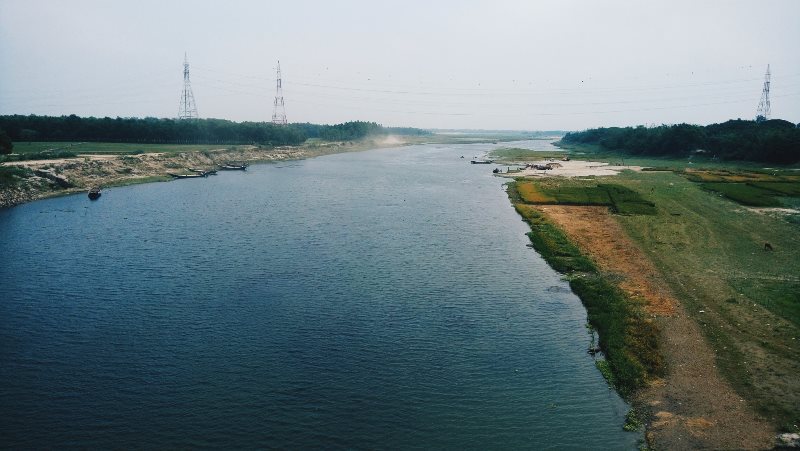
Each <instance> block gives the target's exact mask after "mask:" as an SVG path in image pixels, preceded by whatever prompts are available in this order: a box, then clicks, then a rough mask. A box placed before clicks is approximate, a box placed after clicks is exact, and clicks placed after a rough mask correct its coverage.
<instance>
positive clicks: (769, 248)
mask: <svg viewBox="0 0 800 451" xmlns="http://www.w3.org/2000/svg"><path fill="white" fill-rule="evenodd" d="M764 250H765V251H771V250H772V245H771V244H769V243H764Z"/></svg>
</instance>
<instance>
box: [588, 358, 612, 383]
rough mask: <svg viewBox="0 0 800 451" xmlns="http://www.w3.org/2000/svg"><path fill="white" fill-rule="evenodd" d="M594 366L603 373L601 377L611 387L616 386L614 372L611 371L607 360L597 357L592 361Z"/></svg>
mask: <svg viewBox="0 0 800 451" xmlns="http://www.w3.org/2000/svg"><path fill="white" fill-rule="evenodd" d="M594 366H595V367H597V370H598V371H600V374H602V375H603V379H605V380H606V382H607V383H608V385H609V386H610V387H611V388H616V386H617V381H616V380H614V373H613V372H612V371H611V365H609V364H608V360H606V359H597V360H595V361H594Z"/></svg>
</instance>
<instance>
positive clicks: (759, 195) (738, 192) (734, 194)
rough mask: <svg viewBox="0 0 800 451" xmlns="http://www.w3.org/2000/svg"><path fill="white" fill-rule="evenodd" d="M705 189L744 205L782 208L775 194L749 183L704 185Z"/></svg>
mask: <svg viewBox="0 0 800 451" xmlns="http://www.w3.org/2000/svg"><path fill="white" fill-rule="evenodd" d="M700 186H702V187H703V188H704V189H707V190H709V191H715V192H717V193H720V194H722V195H724V196H725V197H727V198H728V199H731V200H733V201H736V202H739V203H740V204H742V205H748V206H751V207H780V206H781V203H780V202H779V201H778V200H777V199H776V198H775V192H774V191H770V190H767V189H764V188H759V187H757V186H753V185H750V184H749V183H725V182H714V183H702V184H700Z"/></svg>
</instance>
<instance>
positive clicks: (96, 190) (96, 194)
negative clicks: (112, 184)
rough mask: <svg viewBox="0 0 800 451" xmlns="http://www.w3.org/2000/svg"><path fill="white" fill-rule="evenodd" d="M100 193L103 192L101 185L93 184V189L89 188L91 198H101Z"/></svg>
mask: <svg viewBox="0 0 800 451" xmlns="http://www.w3.org/2000/svg"><path fill="white" fill-rule="evenodd" d="M100 194H102V193H101V192H100V187H99V186H93V187H92V189H90V190H89V199H91V200H97V199H99V198H100Z"/></svg>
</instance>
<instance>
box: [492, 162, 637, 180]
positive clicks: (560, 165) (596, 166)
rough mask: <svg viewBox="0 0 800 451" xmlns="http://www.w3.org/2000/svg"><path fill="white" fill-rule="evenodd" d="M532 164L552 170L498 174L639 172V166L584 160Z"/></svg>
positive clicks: (613, 173) (605, 173) (535, 175)
mask: <svg viewBox="0 0 800 451" xmlns="http://www.w3.org/2000/svg"><path fill="white" fill-rule="evenodd" d="M531 163H532V164H536V165H547V164H550V165H551V167H552V169H548V170H541V169H532V168H529V169H523V170H521V171H512V172H509V173H501V174H498V175H500V176H502V177H589V176H604V175H617V174H619V173H620V172H622V171H641V170H642V167H641V166H614V165H610V164H608V163H601V162H598V161H584V160H570V161H553V160H541V161H533V162H531Z"/></svg>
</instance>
